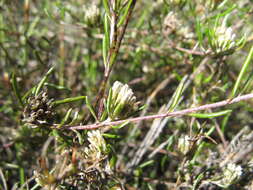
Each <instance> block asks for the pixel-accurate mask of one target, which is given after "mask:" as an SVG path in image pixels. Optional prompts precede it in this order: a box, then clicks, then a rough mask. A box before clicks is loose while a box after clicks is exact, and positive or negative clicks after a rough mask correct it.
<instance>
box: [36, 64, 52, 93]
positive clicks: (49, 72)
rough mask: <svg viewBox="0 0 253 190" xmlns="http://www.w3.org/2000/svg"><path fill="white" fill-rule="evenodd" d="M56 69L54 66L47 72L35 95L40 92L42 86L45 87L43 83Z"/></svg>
mask: <svg viewBox="0 0 253 190" xmlns="http://www.w3.org/2000/svg"><path fill="white" fill-rule="evenodd" d="M53 71H54V67H51V68H50V69H49V70H48V72H47V73H46V75H45V76H44V77H43V78H42V79H41V81H40V82H39V84H38V86H37V88H36V90H35V96H36V95H38V94H39V92H40V90H41V88H42V87H43V85H44V84H45V82H46V81H47V79H48V76H49V75H50V74H51V73H52V72H53Z"/></svg>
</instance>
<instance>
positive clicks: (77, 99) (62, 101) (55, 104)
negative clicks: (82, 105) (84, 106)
mask: <svg viewBox="0 0 253 190" xmlns="http://www.w3.org/2000/svg"><path fill="white" fill-rule="evenodd" d="M85 98H86V96H77V97H73V98H65V99H63V100H56V101H54V102H53V105H54V106H58V105H60V104H66V103H71V102H76V101H80V100H84V99H85Z"/></svg>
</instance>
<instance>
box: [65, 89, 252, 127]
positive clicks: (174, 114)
mask: <svg viewBox="0 0 253 190" xmlns="http://www.w3.org/2000/svg"><path fill="white" fill-rule="evenodd" d="M251 98H253V93H252V94H246V95H242V96H238V97H236V98H234V99H227V100H223V101H220V102H216V103H212V104H206V105H203V106H199V107H195V108H188V109H184V110H179V111H174V112H168V113H163V114H156V115H148V116H142V117H135V118H130V119H124V120H119V121H111V122H102V123H96V124H90V125H80V126H72V127H69V128H68V129H75V130H92V129H98V128H100V127H104V126H113V125H119V124H122V123H126V122H132V123H136V122H139V121H142V120H151V119H158V118H164V117H177V116H183V115H187V114H189V113H193V112H197V111H202V110H208V109H213V108H218V107H223V106H226V105H230V104H234V103H237V102H240V101H245V100H248V99H251Z"/></svg>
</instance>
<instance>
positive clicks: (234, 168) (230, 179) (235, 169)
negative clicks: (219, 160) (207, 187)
mask: <svg viewBox="0 0 253 190" xmlns="http://www.w3.org/2000/svg"><path fill="white" fill-rule="evenodd" d="M242 174H243V169H242V167H241V166H239V165H236V164H234V163H228V164H227V166H226V167H224V168H223V172H222V176H220V180H216V181H212V183H215V184H216V185H218V186H220V187H224V188H227V187H229V186H230V185H232V184H235V183H236V182H237V181H238V180H239V179H240V177H241V176H242Z"/></svg>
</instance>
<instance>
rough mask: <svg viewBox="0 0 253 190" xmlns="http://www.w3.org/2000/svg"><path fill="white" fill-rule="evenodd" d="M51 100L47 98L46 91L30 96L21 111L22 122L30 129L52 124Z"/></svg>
mask: <svg viewBox="0 0 253 190" xmlns="http://www.w3.org/2000/svg"><path fill="white" fill-rule="evenodd" d="M52 102H53V99H49V98H48V94H47V92H46V91H42V92H40V93H39V94H38V95H35V96H30V97H29V98H28V100H27V105H26V106H25V109H24V111H23V117H24V118H23V121H24V122H25V123H27V124H29V125H30V126H32V127H38V126H44V125H50V124H52V122H53V118H54V111H53V105H52Z"/></svg>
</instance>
